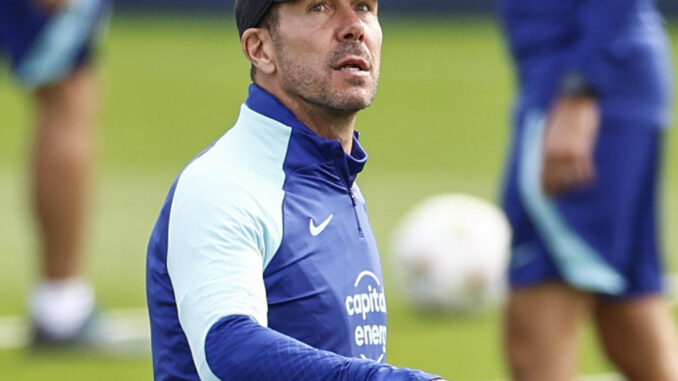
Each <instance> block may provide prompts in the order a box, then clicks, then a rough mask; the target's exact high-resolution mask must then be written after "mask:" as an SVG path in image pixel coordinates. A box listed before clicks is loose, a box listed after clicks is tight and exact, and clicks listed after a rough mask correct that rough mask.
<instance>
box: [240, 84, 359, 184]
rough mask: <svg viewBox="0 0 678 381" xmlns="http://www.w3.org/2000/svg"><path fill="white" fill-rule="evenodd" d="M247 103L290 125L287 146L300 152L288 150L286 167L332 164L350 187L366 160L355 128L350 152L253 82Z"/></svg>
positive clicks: (296, 167)
mask: <svg viewBox="0 0 678 381" xmlns="http://www.w3.org/2000/svg"><path fill="white" fill-rule="evenodd" d="M246 105H247V107H249V108H250V109H251V110H253V111H254V112H257V113H259V114H261V115H264V116H266V117H268V118H271V119H273V120H276V121H278V122H280V123H282V124H284V125H286V126H289V127H291V128H292V137H291V139H293V142H292V143H291V144H290V148H292V147H294V148H295V150H300V151H302V152H290V153H289V155H288V160H287V161H286V166H288V168H289V169H291V170H293V171H296V170H298V169H301V168H303V167H307V166H309V165H311V164H314V163H316V162H323V163H328V162H330V163H334V166H335V167H336V168H337V170H338V171H339V174H340V175H341V177H342V179H343V180H344V182H345V183H346V186H347V187H350V186H351V185H352V184H353V181H355V178H356V176H357V175H358V173H360V171H362V169H363V167H364V166H365V163H366V162H367V159H368V155H367V153H366V152H365V150H364V149H363V147H362V146H361V145H360V142H359V140H358V137H359V133H358V132H357V131H355V132H354V134H353V148H352V150H351V154H350V155H349V154H347V153H345V152H344V150H343V148H342V146H341V143H340V142H339V141H338V140H330V139H325V138H322V137H320V136H318V134H316V133H315V132H313V130H311V129H310V128H309V127H308V126H306V125H305V124H304V123H303V122H301V121H300V120H299V119H297V117H296V116H295V115H294V113H292V111H291V110H290V109H289V108H287V107H286V106H285V105H283V104H282V102H280V100H278V99H277V98H276V97H275V96H274V95H273V94H271V93H269V92H267V91H266V90H264V89H263V88H261V87H259V86H258V85H256V84H254V83H253V84H251V85H250V87H249V96H248V98H247V102H246Z"/></svg>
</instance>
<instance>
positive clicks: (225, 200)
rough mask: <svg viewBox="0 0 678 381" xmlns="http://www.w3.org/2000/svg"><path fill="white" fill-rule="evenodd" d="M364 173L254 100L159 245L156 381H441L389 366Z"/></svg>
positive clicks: (254, 95) (187, 174) (184, 192)
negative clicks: (361, 178)
mask: <svg viewBox="0 0 678 381" xmlns="http://www.w3.org/2000/svg"><path fill="white" fill-rule="evenodd" d="M366 161H367V154H366V153H365V152H364V151H363V149H362V147H361V146H360V143H359V142H358V140H357V135H356V137H355V139H354V141H353V150H352V152H351V154H350V155H348V154H346V153H345V152H344V151H343V149H342V146H341V144H340V143H339V142H338V141H335V140H326V139H323V138H321V137H319V136H318V135H316V134H315V133H314V132H313V131H311V130H310V129H309V128H308V127H307V126H305V125H304V124H303V123H302V122H300V121H299V120H298V119H297V118H296V117H295V116H294V114H293V113H292V112H291V111H290V110H289V109H287V108H286V107H285V106H284V105H283V104H282V103H280V102H279V101H278V100H277V99H276V98H275V97H274V96H273V95H271V94H269V93H268V92H266V91H265V90H263V89H262V88H260V87H258V86H257V85H251V86H250V93H249V97H248V99H247V102H246V103H245V104H244V105H242V107H241V111H240V115H239V117H238V120H237V121H236V123H235V126H234V127H233V128H232V129H230V130H229V131H228V132H227V133H226V134H225V135H224V136H223V137H221V138H220V139H218V140H217V141H216V142H215V143H214V144H213V145H212V146H211V147H209V148H208V149H207V150H205V151H204V152H203V153H201V154H200V155H199V156H198V157H197V158H195V159H194V160H193V161H192V162H191V163H190V164H189V165H188V166H187V167H186V168H185V169H184V170H183V171H182V173H181V174H180V175H179V177H178V178H177V180H176V181H175V183H174V184H173V186H172V188H171V190H170V192H169V195H168V197H167V199H166V201H165V204H164V207H163V209H162V211H161V213H160V217H159V218H158V221H157V224H156V226H155V229H154V231H153V233H152V236H151V239H150V243H149V247H148V257H147V296H148V306H149V312H150V319H151V337H152V351H153V368H154V373H155V379H156V380H198V379H201V380H219V379H221V380H327V381H331V380H395V381H398V380H431V379H434V378H436V376H434V375H430V374H426V373H423V372H420V371H417V370H411V369H405V368H396V367H393V366H390V365H387V364H385V363H384V361H385V360H386V337H387V330H386V321H387V307H386V299H385V295H384V282H383V278H382V272H381V263H380V257H379V253H378V250H377V245H376V242H375V239H374V236H373V234H372V230H371V228H370V224H369V221H368V218H367V209H366V206H365V200H364V199H363V196H362V195H361V193H360V190H359V188H358V185H357V184H356V182H355V178H356V175H357V174H358V172H360V171H361V170H362V168H363V166H364V165H365V162H366Z"/></svg>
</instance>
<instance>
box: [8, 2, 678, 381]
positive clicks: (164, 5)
mask: <svg viewBox="0 0 678 381" xmlns="http://www.w3.org/2000/svg"><path fill="white" fill-rule="evenodd" d="M659 3H660V7H661V9H662V11H663V13H664V15H665V16H666V18H667V24H668V29H669V32H670V33H671V38H672V40H673V44H674V52H678V45H676V44H678V23H677V22H676V21H678V2H675V1H673V0H663V1H659ZM231 9H232V1H216V0H191V1H190V2H189V1H185V0H163V1H162V2H160V1H154V0H117V1H116V3H115V10H114V15H113V18H112V21H111V25H110V28H109V32H108V36H107V38H106V40H105V42H104V44H103V49H102V54H101V55H100V58H99V59H100V63H101V65H100V70H101V71H102V79H103V81H102V85H103V88H104V94H105V96H104V102H103V105H104V107H103V115H102V120H101V128H100V130H99V139H98V142H99V150H98V152H99V154H98V171H97V180H98V187H97V192H96V200H95V214H94V217H95V218H94V220H93V223H92V225H91V226H90V227H89V232H90V240H89V243H88V247H89V251H90V253H91V256H90V257H89V258H88V267H87V268H88V271H87V273H88V275H89V276H90V277H91V278H92V279H93V280H94V283H95V285H96V293H97V298H98V301H99V303H100V304H101V307H102V308H103V309H105V310H106V311H113V313H116V314H119V316H121V317H123V318H129V319H130V320H131V321H133V322H132V323H131V324H132V325H134V326H135V327H136V329H141V333H139V334H140V335H141V336H143V334H144V332H146V331H145V328H146V326H147V322H146V320H145V315H144V308H145V286H144V276H145V256H146V244H147V240H148V237H149V235H150V232H151V229H152V227H153V224H154V222H155V219H156V217H157V215H158V212H159V210H160V207H161V205H162V202H163V200H164V198H165V196H166V194H167V191H168V190H169V186H170V185H171V183H172V181H173V179H174V177H175V176H176V175H177V174H178V173H179V171H180V170H181V169H182V168H183V166H184V165H185V164H186V163H187V162H188V161H189V160H190V159H191V158H192V157H193V156H195V155H196V154H197V153H199V152H200V151H201V150H202V149H204V148H205V147H206V146H208V145H209V144H210V143H211V142H212V141H213V140H214V139H216V138H217V137H219V136H220V135H222V134H223V133H224V132H225V131H226V130H227V129H228V128H229V127H230V126H231V125H232V124H233V122H234V120H235V117H236V115H237V112H238V109H239V105H240V103H242V102H243V101H244V99H245V97H246V94H247V85H248V84H249V64H248V63H247V62H246V60H245V58H244V57H243V55H242V53H241V51H240V45H239V40H238V36H237V32H236V28H235V24H234V22H233V16H232V14H231V12H230V11H231ZM380 12H381V15H382V25H383V29H384V35H385V40H384V48H383V55H382V80H381V86H380V90H379V95H378V97H377V101H376V102H375V104H374V105H373V106H372V107H371V108H369V109H368V110H366V111H365V112H363V113H361V114H360V117H359V121H358V128H359V129H360V130H361V131H362V142H363V144H364V146H365V147H366V149H367V151H368V152H369V154H370V160H369V163H368V165H367V166H366V169H365V171H364V172H363V174H362V175H361V176H360V178H359V183H360V184H361V187H362V189H363V192H364V194H365V197H366V198H367V201H368V205H369V208H370V216H371V221H372V224H373V227H374V230H375V233H376V235H377V239H378V241H379V244H380V247H381V250H382V255H383V258H384V267H385V276H386V283H387V290H388V296H389V299H388V302H389V310H390V311H389V314H390V321H389V323H390V326H389V362H391V363H393V364H395V365H399V366H408V367H415V368H422V369H425V370H427V371H430V372H434V373H439V374H441V375H444V376H446V377H447V378H449V379H454V380H499V379H503V378H505V377H506V371H505V367H504V364H503V361H502V357H501V338H500V332H501V315H500V313H499V311H494V312H491V313H489V314H483V315H476V316H466V317H454V316H446V315H436V314H428V315H425V314H421V313H418V312H416V311H413V310H412V309H410V308H409V307H408V306H407V304H406V303H404V300H403V298H402V296H401V292H400V290H399V285H398V284H397V279H396V278H395V277H394V276H393V273H394V271H393V266H392V261H391V260H390V257H389V251H390V247H389V245H390V241H391V236H392V233H393V230H394V228H395V226H396V223H397V221H398V220H399V219H400V218H401V217H402V216H403V215H404V214H405V213H406V211H407V210H408V209H410V208H411V207H413V206H414V205H415V204H416V203H417V202H418V201H420V200H422V199H424V198H426V197H429V196H432V195H435V194H438V193H446V192H456V193H468V194H472V195H476V196H479V197H482V198H485V199H489V200H496V199H497V195H498V193H499V186H500V184H501V173H502V168H503V164H502V163H503V157H504V153H505V148H506V145H507V137H508V132H509V113H510V107H511V97H512V96H511V94H512V89H513V86H514V81H513V72H512V69H511V64H510V62H509V60H508V57H507V54H506V51H505V48H504V46H503V41H502V35H501V31H500V29H499V27H498V25H497V23H496V20H495V17H494V14H493V2H492V1H486V0H483V1H481V0H445V1H441V0H417V1H410V0H390V1H383V2H382V3H381V4H380ZM674 62H678V57H676V56H674ZM26 95H27V94H25V93H24V91H23V90H21V89H20V88H19V87H18V86H16V85H15V84H14V83H13V80H12V77H11V76H10V75H9V72H8V68H7V65H5V64H4V62H3V64H2V66H0V212H1V215H2V216H1V217H0V258H1V259H2V262H1V263H2V264H1V265H0V379H3V380H33V379H46V380H91V379H98V380H141V379H150V378H151V377H152V373H151V358H150V354H149V351H146V350H142V351H137V352H136V353H135V354H120V355H111V354H96V353H79V354H77V355H74V354H68V353H64V354H61V355H58V356H46V355H43V356H39V355H36V354H34V353H32V352H30V351H29V350H28V349H26V348H25V346H24V344H25V336H23V335H24V334H25V332H26V325H27V322H26V321H25V319H24V318H23V316H25V312H26V297H27V294H28V292H29V291H30V287H31V285H32V284H33V281H34V280H35V277H36V273H35V271H36V270H35V269H36V266H35V263H36V260H37V255H36V245H35V238H34V236H33V230H32V225H31V224H32V220H31V216H30V214H29V212H28V208H27V204H28V199H27V198H28V195H27V189H28V179H27V178H26V175H25V173H26V170H27V168H28V166H29V163H28V161H27V154H28V149H29V148H30V147H29V144H31V142H32V139H31V138H32V135H33V131H32V130H31V129H30V128H29V127H28V126H29V125H30V120H29V115H30V112H29V111H30V110H29V106H30V105H29V103H28V98H27V96H26ZM674 124H675V123H674ZM675 130H676V129H675V128H673V129H672V130H671V131H670V132H669V138H668V142H667V143H668V144H667V147H666V148H667V150H666V152H667V161H666V165H665V167H664V172H665V174H666V177H665V185H664V195H663V197H664V199H665V203H664V209H663V210H662V212H663V218H664V220H665V222H666V224H665V233H666V234H665V236H666V240H665V248H666V254H667V255H666V258H667V261H668V268H669V270H670V271H671V272H676V271H678V235H676V234H674V233H675V232H676V231H677V230H678V133H677V132H676V131H675ZM675 316H676V318H677V319H678V314H676V315H675ZM139 327H141V328H139ZM581 346H582V352H581V355H580V367H579V370H580V374H582V375H598V374H607V373H610V372H612V370H611V368H610V366H609V364H608V363H606V362H605V360H604V359H603V357H602V354H601V352H600V350H599V348H598V346H597V343H596V340H595V337H594V336H593V335H592V334H591V333H590V330H589V329H586V330H585V331H584V334H583V335H582V340H581ZM144 349H145V348H144ZM600 379H603V378H600Z"/></svg>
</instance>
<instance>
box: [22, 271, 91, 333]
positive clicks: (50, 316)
mask: <svg viewBox="0 0 678 381" xmlns="http://www.w3.org/2000/svg"><path fill="white" fill-rule="evenodd" d="M30 309H31V313H32V314H33V319H34V321H35V323H36V324H37V325H38V326H40V328H42V329H43V330H44V331H45V332H46V333H47V334H48V335H50V336H52V337H54V338H55V339H67V338H69V337H72V336H73V335H75V334H76V333H77V332H78V330H79V329H80V328H81V327H82V326H83V324H84V323H85V321H86V320H87V318H88V317H89V316H90V314H91V313H92V310H93V309H94V291H93V289H92V287H91V286H90V285H89V284H88V283H87V282H85V281H83V280H82V279H79V278H70V279H64V280H50V281H47V280H46V281H43V282H42V283H40V284H39V285H38V286H37V287H36V289H35V291H34V292H33V296H32V299H31V305H30Z"/></svg>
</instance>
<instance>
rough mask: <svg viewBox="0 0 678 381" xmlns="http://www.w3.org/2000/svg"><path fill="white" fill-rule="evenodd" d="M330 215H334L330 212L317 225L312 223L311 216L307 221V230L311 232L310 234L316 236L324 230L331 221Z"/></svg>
mask: <svg viewBox="0 0 678 381" xmlns="http://www.w3.org/2000/svg"><path fill="white" fill-rule="evenodd" d="M332 217H334V214H330V216H329V217H327V219H325V221H323V222H322V223H321V224H320V225H318V226H316V225H315V224H314V223H313V218H311V219H310V220H309V221H308V230H309V231H310V232H311V235H312V236H314V237H315V236H317V235H318V234H320V233H322V232H323V230H325V228H326V227H327V225H329V224H330V221H332Z"/></svg>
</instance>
